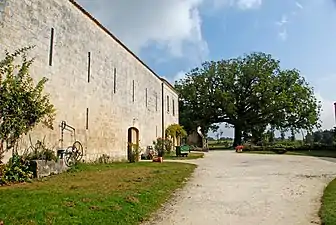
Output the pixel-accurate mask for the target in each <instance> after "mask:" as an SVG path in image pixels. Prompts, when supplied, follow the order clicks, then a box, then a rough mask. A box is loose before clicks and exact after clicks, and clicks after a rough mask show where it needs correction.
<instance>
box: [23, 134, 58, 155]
mask: <svg viewBox="0 0 336 225" xmlns="http://www.w3.org/2000/svg"><path fill="white" fill-rule="evenodd" d="M44 141H45V138H44V139H43V140H42V141H40V140H37V141H36V143H35V145H31V147H30V148H28V150H27V151H26V152H25V153H24V157H25V159H26V160H46V161H57V156H56V154H55V152H54V150H53V149H49V148H47V147H46V145H45V143H44ZM30 142H31V139H30Z"/></svg>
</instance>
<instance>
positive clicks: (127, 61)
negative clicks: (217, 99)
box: [0, 0, 178, 160]
mask: <svg viewBox="0 0 336 225" xmlns="http://www.w3.org/2000/svg"><path fill="white" fill-rule="evenodd" d="M29 45H35V48H34V49H33V50H31V51H30V52H29V56H30V57H35V62H34V63H33V65H32V67H31V74H32V76H33V77H34V79H35V80H38V79H41V78H42V77H43V76H45V77H47V78H48V79H49V81H48V83H47V85H46V89H45V91H46V92H47V93H49V94H50V98H51V101H52V103H53V104H54V105H55V107H56V109H57V116H56V120H55V123H54V130H47V129H45V128H43V127H37V128H36V129H35V130H34V131H33V132H31V134H30V135H31V137H32V139H33V142H35V141H36V140H37V139H43V137H44V136H46V141H47V143H48V146H53V147H55V149H57V148H60V147H61V144H62V143H61V142H60V128H59V124H60V122H61V121H62V120H65V121H66V122H67V123H68V124H69V125H71V126H73V127H74V128H75V129H76V137H74V135H73V134H71V133H70V132H65V136H64V141H63V145H64V146H68V145H70V144H71V143H72V142H73V141H74V138H76V139H77V140H79V141H81V142H82V144H83V146H84V151H85V157H84V158H85V159H86V160H94V159H96V158H97V157H99V156H100V155H102V154H108V155H110V156H111V157H112V158H114V159H116V160H120V159H126V158H127V140H128V139H127V135H128V129H129V128H130V127H136V128H137V129H138V130H139V139H140V145H141V146H142V147H143V148H145V147H146V146H147V145H152V142H153V140H154V139H155V138H156V137H159V136H161V134H162V113H165V120H164V127H166V126H167V125H169V124H171V123H178V96H177V94H176V93H175V91H174V90H173V89H172V87H171V86H169V85H168V84H164V95H168V96H170V97H169V101H171V103H170V104H175V105H174V107H175V114H174V115H173V114H172V111H171V110H172V108H171V109H170V112H167V111H165V110H167V109H162V86H161V85H162V82H163V81H162V80H161V79H160V78H159V77H158V76H157V75H156V74H155V73H154V72H153V71H152V70H151V69H150V68H148V66H146V65H145V64H144V63H143V62H141V61H140V60H139V59H138V58H137V57H136V56H135V55H134V54H133V53H131V52H130V51H129V50H128V49H127V48H126V47H125V46H123V45H122V43H120V41H118V40H117V39H116V38H115V37H114V36H113V35H112V34H111V33H109V31H107V30H106V29H105V28H104V27H102V26H101V25H100V24H99V22H98V21H95V20H94V19H93V18H91V17H90V15H89V14H88V13H86V12H85V11H84V10H83V9H82V8H81V7H80V6H79V5H77V3H75V2H74V1H73V0H20V1H18V0H6V4H5V8H3V9H2V10H1V13H0V58H3V55H4V54H3V53H4V50H5V49H7V50H8V51H10V52H12V51H14V50H16V49H18V48H22V47H26V46H29ZM166 99H167V98H166V97H165V98H164V101H167V100H166ZM173 99H174V103H172V100H173ZM163 105H164V106H165V105H166V104H165V103H164V104H163ZM170 107H173V106H170ZM21 144H22V146H25V145H27V144H28V143H27V137H25V138H23V140H22V143H21Z"/></svg>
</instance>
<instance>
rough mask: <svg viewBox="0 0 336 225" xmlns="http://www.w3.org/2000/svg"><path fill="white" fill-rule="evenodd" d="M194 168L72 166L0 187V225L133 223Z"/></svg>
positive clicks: (175, 165) (180, 165) (172, 165)
mask: <svg viewBox="0 0 336 225" xmlns="http://www.w3.org/2000/svg"><path fill="white" fill-rule="evenodd" d="M195 167H196V166H195V165H191V164H183V163H168V162H167V163H162V164H161V163H134V164H131V163H113V164H97V165H89V164H83V165H78V166H77V168H76V169H75V170H73V171H71V172H67V173H63V174H61V175H57V176H52V177H49V178H46V179H45V180H44V181H34V182H33V183H27V184H19V185H13V186H6V187H0V199H1V201H0V221H1V220H3V221H4V224H26V225H28V224H125V225H127V224H138V223H140V222H141V221H143V220H146V219H147V218H148V217H149V216H150V214H151V213H152V212H154V211H155V210H156V209H158V208H159V207H160V205H161V204H162V203H163V202H165V201H166V200H167V198H169V197H170V195H171V194H172V192H173V191H174V190H175V189H177V188H179V187H182V186H183V183H184V181H185V178H187V177H189V176H190V175H191V173H192V172H193V171H194V169H195Z"/></svg>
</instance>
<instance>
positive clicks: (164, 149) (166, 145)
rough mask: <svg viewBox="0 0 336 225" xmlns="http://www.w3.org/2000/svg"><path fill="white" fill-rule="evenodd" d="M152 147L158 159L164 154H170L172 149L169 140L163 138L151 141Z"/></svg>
mask: <svg viewBox="0 0 336 225" xmlns="http://www.w3.org/2000/svg"><path fill="white" fill-rule="evenodd" d="M153 145H154V149H155V151H156V152H157V153H158V156H159V157H163V156H164V155H165V153H168V154H170V152H171V149H172V147H173V143H172V141H171V140H169V139H163V138H157V139H156V141H153Z"/></svg>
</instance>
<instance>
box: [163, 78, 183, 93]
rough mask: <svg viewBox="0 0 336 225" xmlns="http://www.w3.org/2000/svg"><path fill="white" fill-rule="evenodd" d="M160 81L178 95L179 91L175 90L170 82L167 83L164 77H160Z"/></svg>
mask: <svg viewBox="0 0 336 225" xmlns="http://www.w3.org/2000/svg"><path fill="white" fill-rule="evenodd" d="M161 81H162V82H163V83H165V84H166V85H167V86H168V87H169V88H170V89H172V90H173V91H174V92H175V93H176V94H177V95H179V93H178V92H177V91H176V90H175V88H174V86H173V85H172V84H171V83H169V82H168V81H167V80H166V79H164V78H162V77H161Z"/></svg>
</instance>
